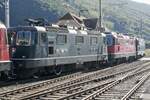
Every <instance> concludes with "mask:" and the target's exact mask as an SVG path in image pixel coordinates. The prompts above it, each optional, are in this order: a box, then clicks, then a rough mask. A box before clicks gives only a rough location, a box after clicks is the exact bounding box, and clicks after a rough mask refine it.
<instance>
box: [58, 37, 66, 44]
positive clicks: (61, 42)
mask: <svg viewBox="0 0 150 100" xmlns="http://www.w3.org/2000/svg"><path fill="white" fill-rule="evenodd" d="M56 43H57V44H66V43H67V35H57V38H56Z"/></svg>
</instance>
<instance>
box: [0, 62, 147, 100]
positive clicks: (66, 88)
mask: <svg viewBox="0 0 150 100" xmlns="http://www.w3.org/2000/svg"><path fill="white" fill-rule="evenodd" d="M149 64H150V63H146V64H142V66H143V67H144V66H145V67H146V66H148V65H149ZM121 66H123V65H119V66H116V67H112V68H108V69H105V70H100V71H95V72H90V73H85V74H80V75H79V76H74V77H71V78H68V79H62V80H59V81H54V80H55V79H54V80H53V81H54V82H48V83H47V82H46V83H45V82H42V83H40V84H36V85H31V86H27V87H22V88H19V89H15V90H12V91H8V92H4V93H0V97H1V99H7V100H8V99H14V100H17V99H18V100H26V99H47V98H48V99H50V100H53V99H60V100H63V99H64V98H65V97H66V98H67V97H68V96H69V97H68V98H70V97H72V96H73V95H76V94H75V93H77V94H78V93H79V92H80V91H82V92H83V91H84V92H86V91H88V90H87V88H88V89H90V88H91V86H92V89H94V90H95V89H97V87H98V89H99V88H100V87H101V88H102V87H104V86H107V85H108V84H111V83H113V82H115V80H116V79H117V78H118V76H120V75H121V76H122V75H125V74H126V73H129V72H131V71H134V70H135V69H137V68H138V67H140V64H139V63H137V65H136V64H135V65H134V66H132V64H129V66H128V67H126V66H124V67H121ZM143 67H141V68H143ZM115 70H116V72H115ZM119 70H124V71H119ZM51 81H52V80H51ZM47 96H48V97H47ZM50 96H51V97H50ZM61 97H63V98H61ZM73 97H74V96H73Z"/></svg>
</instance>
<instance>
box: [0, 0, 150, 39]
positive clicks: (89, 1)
mask: <svg viewBox="0 0 150 100" xmlns="http://www.w3.org/2000/svg"><path fill="white" fill-rule="evenodd" d="M10 1H11V3H10V5H11V7H10V8H11V10H10V11H11V26H15V25H23V24H25V22H24V19H26V18H45V19H47V20H48V21H49V22H56V21H57V20H58V18H59V17H60V16H62V15H64V14H65V13H66V12H68V11H69V12H74V13H76V14H78V13H79V10H86V9H87V10H88V11H84V12H82V13H81V14H82V15H83V16H86V17H97V16H98V0H10ZM102 4H103V25H104V26H106V27H108V28H109V29H111V30H113V31H118V32H123V33H130V34H137V35H141V34H140V33H142V35H143V36H144V37H145V38H146V39H147V40H148V39H150V29H149V27H150V15H148V14H149V13H150V5H146V4H140V3H135V2H132V1H130V0H126V1H125V0H102ZM3 11H4V8H0V14H1V16H0V19H1V20H4V17H3V16H4V12H3Z"/></svg>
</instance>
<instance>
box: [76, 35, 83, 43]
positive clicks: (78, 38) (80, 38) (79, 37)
mask: <svg viewBox="0 0 150 100" xmlns="http://www.w3.org/2000/svg"><path fill="white" fill-rule="evenodd" d="M80 43H84V37H83V36H76V44H80Z"/></svg>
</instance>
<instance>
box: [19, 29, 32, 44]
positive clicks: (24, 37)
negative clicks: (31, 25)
mask: <svg viewBox="0 0 150 100" xmlns="http://www.w3.org/2000/svg"><path fill="white" fill-rule="evenodd" d="M16 45H24V46H28V45H31V32H30V31H18V32H17V39H16Z"/></svg>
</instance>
